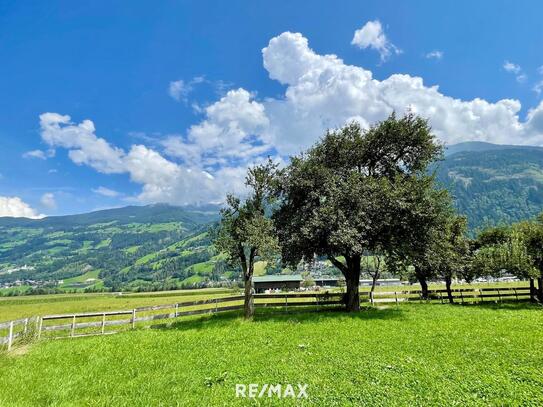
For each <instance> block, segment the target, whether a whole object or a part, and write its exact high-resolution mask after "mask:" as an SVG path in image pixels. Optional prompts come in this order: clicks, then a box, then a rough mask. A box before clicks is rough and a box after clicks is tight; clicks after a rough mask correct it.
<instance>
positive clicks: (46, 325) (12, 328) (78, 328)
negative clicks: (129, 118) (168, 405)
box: [0, 287, 535, 350]
mask: <svg viewBox="0 0 543 407" xmlns="http://www.w3.org/2000/svg"><path fill="white" fill-rule="evenodd" d="M534 295H535V294H534V292H533V289H532V288H530V287H505V288H487V287H484V288H455V289H454V290H452V297H453V300H454V301H455V302H459V303H461V304H475V303H483V302H491V301H492V302H503V301H524V300H530V299H532V298H533V296H534ZM342 296H343V294H342V293H341V292H325V293H288V294H255V296H254V297H255V307H257V308H266V307H277V308H283V307H284V308H285V309H288V308H290V307H300V306H316V307H318V308H320V307H321V306H324V307H326V306H337V305H341V304H343V301H342ZM243 298H244V297H243V296H242V295H236V296H230V297H222V298H210V299H207V300H199V301H186V302H179V303H175V304H163V305H153V306H144V307H138V308H134V309H131V310H120V311H102V312H83V313H70V314H55V315H45V316H41V317H32V318H23V319H18V320H14V321H8V322H3V323H0V335H2V334H1V332H2V331H7V335H6V336H0V345H7V349H8V350H10V349H11V347H12V345H13V343H14V341H15V340H16V339H17V338H20V337H22V336H23V335H25V334H27V333H28V332H29V331H30V330H32V331H33V332H32V333H33V335H34V336H35V337H37V338H38V339H39V338H40V337H42V336H47V337H48V338H67V337H72V338H73V337H78V336H89V335H106V334H112V333H116V332H118V331H111V330H109V329H107V328H110V327H117V328H121V329H122V328H123V327H125V328H127V329H129V328H135V326H136V324H137V323H143V322H150V321H156V320H164V319H174V318H178V317H182V316H189V315H201V314H211V313H217V312H224V311H232V310H239V309H243ZM410 301H420V302H422V301H425V302H441V303H445V302H448V301H449V299H448V296H447V290H445V289H436V290H429V291H428V298H427V299H423V298H422V291H421V290H400V291H376V292H371V291H360V302H361V303H369V304H381V303H396V304H399V303H401V302H410ZM164 310H166V311H167V312H161V311H164ZM127 317H128V318H127ZM54 332H64V335H61V336H52V335H51V333H54Z"/></svg>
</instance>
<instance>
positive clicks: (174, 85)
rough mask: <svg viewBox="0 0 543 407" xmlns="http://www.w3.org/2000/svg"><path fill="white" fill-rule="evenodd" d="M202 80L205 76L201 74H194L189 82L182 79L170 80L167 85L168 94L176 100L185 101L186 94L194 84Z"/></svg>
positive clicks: (203, 80) (186, 99)
mask: <svg viewBox="0 0 543 407" xmlns="http://www.w3.org/2000/svg"><path fill="white" fill-rule="evenodd" d="M202 82H205V78H204V77H203V76H196V77H194V78H192V79H191V80H190V81H189V82H185V81H184V80H182V79H179V80H177V81H171V82H170V84H169V86H168V94H169V95H170V96H171V97H172V98H173V99H175V100H177V101H178V102H181V101H183V102H185V103H186V102H187V101H188V95H189V94H190V92H192V90H193V89H194V85H197V84H199V83H202Z"/></svg>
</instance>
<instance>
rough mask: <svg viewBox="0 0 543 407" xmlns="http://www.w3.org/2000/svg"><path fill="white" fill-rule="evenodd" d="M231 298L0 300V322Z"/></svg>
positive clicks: (162, 295) (210, 292)
mask: <svg viewBox="0 0 543 407" xmlns="http://www.w3.org/2000/svg"><path fill="white" fill-rule="evenodd" d="M232 294H233V291H232V290H227V289H213V288H210V289H204V290H179V291H165V292H158V293H134V294H123V295H117V294H113V293H85V294H83V293H82V294H52V295H29V296H19V297H0V322H3V321H9V320H12V319H18V318H26V317H31V316H36V315H39V316H42V315H48V314H65V313H73V312H92V311H118V310H128V309H133V308H136V307H142V306H147V305H161V304H174V303H176V302H183V301H196V300H202V299H207V298H213V297H220V296H225V295H232ZM0 405H1V404H0Z"/></svg>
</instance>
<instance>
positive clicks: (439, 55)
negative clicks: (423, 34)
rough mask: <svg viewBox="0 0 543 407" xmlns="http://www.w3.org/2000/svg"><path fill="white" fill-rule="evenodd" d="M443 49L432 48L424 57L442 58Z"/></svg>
mask: <svg viewBox="0 0 543 407" xmlns="http://www.w3.org/2000/svg"><path fill="white" fill-rule="evenodd" d="M443 55H444V54H443V51H439V50H437V49H436V50H434V51H431V52H428V53H427V54H426V55H425V58H426V59H437V60H440V59H443Z"/></svg>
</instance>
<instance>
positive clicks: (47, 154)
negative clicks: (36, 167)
mask: <svg viewBox="0 0 543 407" xmlns="http://www.w3.org/2000/svg"><path fill="white" fill-rule="evenodd" d="M54 156H55V150H53V149H49V150H47V151H43V150H32V151H27V152H25V153H23V158H39V159H40V160H47V159H48V158H51V157H54Z"/></svg>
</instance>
